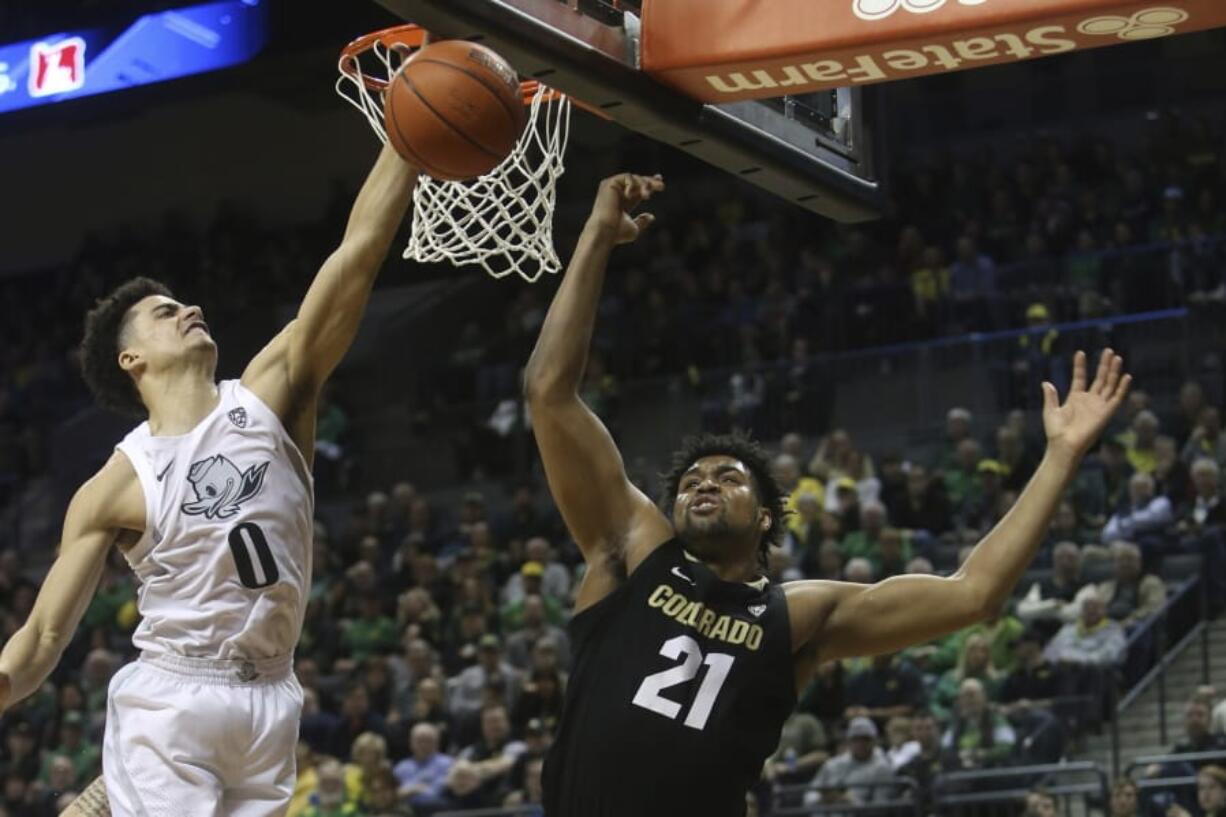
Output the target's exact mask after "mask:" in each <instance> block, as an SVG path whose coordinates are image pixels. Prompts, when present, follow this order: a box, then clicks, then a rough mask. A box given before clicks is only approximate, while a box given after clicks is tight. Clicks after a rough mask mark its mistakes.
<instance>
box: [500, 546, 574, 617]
mask: <svg viewBox="0 0 1226 817" xmlns="http://www.w3.org/2000/svg"><path fill="white" fill-rule="evenodd" d="M558 566H559V567H560V565H558ZM516 575H518V576H519V577H520V581H521V582H522V584H523V595H522V596H521V597H520V598H519V599H518V600H516V601H511V602H508V603H507V604H505V605H503V608H502V611H501V618H502V629H503V632H512V631H514V630H518V629H520V628H521V627H523V626H524V599H526V598H527V597H528V596H540V597H541V600H542V601H543V602H544V605H545V618H546V620H547V621H549V623H550V624H553V625H555V626H559V627H560V626H563V625H565V623H566V612H565V610H563V608H562V602H561V601H560V600H559V599H557V598H555V597H554V596H549V595H546V594H545V593H544V592H543V586H544V575H545V566H544V565H543V564H541V563H540V562H524V564H523V566H522V567H521V568H520V569H519V573H518V574H516ZM514 578H515V577H514V576H512V579H514Z"/></svg>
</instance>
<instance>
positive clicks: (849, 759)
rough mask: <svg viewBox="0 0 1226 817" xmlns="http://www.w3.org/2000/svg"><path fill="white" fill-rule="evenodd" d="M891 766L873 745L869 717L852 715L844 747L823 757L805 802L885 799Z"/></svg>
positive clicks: (874, 733) (874, 730)
mask: <svg viewBox="0 0 1226 817" xmlns="http://www.w3.org/2000/svg"><path fill="white" fill-rule="evenodd" d="M892 780H894V770H893V768H891V766H890V761H889V760H888V759H887V758H886V756H885V752H883V751H882V750H881V749H880V747H878V746H877V725H876V724H874V723H873V720H872V718H864V717H860V718H852V720H851V723H850V724H848V727H847V748H846V749H845V750H844V751H843V752H841V753H839V754H837V755H835V756H834V757H832V758H830V760H827V761H826V762H825V763H824V764H823V765H822V768H821V769H820V770H819V771H818V773H817V776H816V777H814V778H813V782H812V784H811V785H813V786H814V787H815V788H816V789H818V791H816V792H810V793H809V794H808V795H806V797H805V803H806V804H810V803H815V802H821V803H857V804H863V803H876V802H882V801H884V800H889V799H890V796H891V794H892V792H891V790H890V789H891V787H890V786H888V785H881V784H886V783H889V782H891V781H892Z"/></svg>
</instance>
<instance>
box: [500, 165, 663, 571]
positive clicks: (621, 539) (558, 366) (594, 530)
mask: <svg viewBox="0 0 1226 817" xmlns="http://www.w3.org/2000/svg"><path fill="white" fill-rule="evenodd" d="M663 189H664V181H663V179H661V178H659V177H658V176H654V177H648V176H635V175H632V174H629V173H626V174H622V175H619V176H614V177H612V178H609V179H605V180H604V181H603V182H601V183H600V189H599V191H598V192H597V194H596V203H595V205H594V206H593V207H592V215H591V217H590V218H589V219H588V222H587V224H586V226H585V227H584V229H583V233H582V235H580V237H579V243H578V245H577V246H576V247H575V253H574V255H573V256H572V257H571V260H570V265H569V266H568V267H567V269H566V275H565V277H564V278H563V280H562V285H561V287H559V288H558V292H557V294H556V295H555V296H554V299H553V303H552V304H551V305H550V307H549V314H548V315H547V316H546V317H545V323H544V325H543V326H542V327H541V334H540V337H539V338H538V339H537V341H536V348H535V349H533V350H532V357H531V358H530V359H529V361H528V367H527V369H526V371H525V373H524V393H525V395H526V397H527V400H528V406H529V408H530V409H531V412H532V429H533V432H534V434H535V436H536V444H537V447H538V448H539V449H540V452H541V460H542V461H543V463H544V466H545V476H546V478H547V479H548V481H549V489H550V491H551V492H552V493H553V498H554V501H556V502H557V504H558V509H559V511H561V513H562V518H563V519H564V520H565V521H566V526H567V528H568V529H569V530H570V533H571V535H572V536H573V537H574V539H575V542H576V543H577V544H578V545H579V549H580V550H581V551H582V552H583V556H584V558H585V559H586V560H587V561H588V562H589V563H590V562H592V560H593V559H594V558H596V557H598V556H603V555H608V554H614V553H616V554H617V555H622V554H624V555H625V557H626V561H627V563H628V564H627V566H628V567H629V568H630V569H631V570H633V569H634V567H635V566H636V565H637V563H638V561H639V560H641V559H642V557H643V556H644V555H646V553H645V552H649V550H650V548H653V547H655V546H657V545H659V544H661V543H663V542H665V541H667V540H668V538H669V537H670V536H671V535H672V527H671V525H670V524H669V522H668V520H667V519H666V518H665V517H664V515H663V514H662V513H661V512H660V511H659V509H658V508H656V506H655V505H654V504H653V503H652V502H651V500H650V499H648V498H647V497H646V496H645V495H644V494H643V493H642V491H640V490H638V489H637V488H635V487H634V485H633V484H632V483H631V482H630V480H629V478H628V477H627V476H626V470H625V466H624V465H623V463H622V458H621V454H620V453H619V452H618V450H617V446H616V445H615V444H614V442H613V438H612V436H610V434H609V431H608V429H606V428H605V426H604V424H603V423H602V422H601V421H600V419H599V418H598V417H597V416H596V415H595V414H593V413H592V411H591V410H590V409H589V408H588V407H587V406H586V405H585V404H584V403H583V401H582V400H581V399H580V398H579V385H580V382H581V380H582V378H583V370H584V368H585V367H586V365H587V355H588V347H589V346H590V345H591V342H592V328H593V326H594V324H595V322H596V308H597V305H598V303H599V301H600V290H601V287H602V286H603V284H604V277H605V268H606V266H607V265H608V260H609V254H610V252H612V250H613V247H614V246H616V245H617V244H624V243H628V242H631V241H634V240H635V239H636V238H638V236H639V233H640V232H641V231H642V230H644V229H645V228H646V227H647V225H648V224H650V223H651V221H652V216H651V215H650V214H648V213H640V214H639V215H637V216H632V215H631V212H632V211H633V210H634V208H636V207H637V206H638V205H639V204H641V203H642V202H644V201H646V200H648V199H649V198H651V196H652V195H653V194H655V193H658V192H660V191H662V190H663Z"/></svg>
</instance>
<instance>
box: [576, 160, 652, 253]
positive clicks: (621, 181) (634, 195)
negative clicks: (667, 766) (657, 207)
mask: <svg viewBox="0 0 1226 817" xmlns="http://www.w3.org/2000/svg"><path fill="white" fill-rule="evenodd" d="M663 189H664V179H663V177H661V176H660V175H659V174H656V175H655V176H636V175H635V174H633V173H621V174H618V175H616V176H611V177H609V178H607V179H605V180H604V181H602V182H601V183H600V189H599V190H598V191H597V193H596V203H595V204H594V205H592V216H591V221H592V222H593V223H595V224H597V225H598V226H600V227H603V228H605V229H609V230H615V231H616V232H615V233H614V235H615V236H616V238H615V241H616V243H618V244H629V243H630V242H631V241H634V240H635V239H636V238H638V237H639V234H640V233H642V231H643V230H645V229H647V227H648V226H649V225H650V224H651V222H653V221H655V216H653V215H652V214H651V213H639V214H638V215H636V216H632V215H631V211H633V210H634V208H636V207H638V206H639V205H640V204H642V203H643V202H645V201H647V200H648V199H650V198H651V197H652V196H653V195H654V194H656V193H659V192H660V191H662V190H663Z"/></svg>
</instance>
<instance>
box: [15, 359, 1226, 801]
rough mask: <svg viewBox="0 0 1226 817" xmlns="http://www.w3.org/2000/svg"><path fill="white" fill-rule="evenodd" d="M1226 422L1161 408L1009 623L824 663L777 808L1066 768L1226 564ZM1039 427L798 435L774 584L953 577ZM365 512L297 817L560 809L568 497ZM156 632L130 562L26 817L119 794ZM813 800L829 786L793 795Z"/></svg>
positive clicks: (1085, 487) (345, 527)
mask: <svg viewBox="0 0 1226 817" xmlns="http://www.w3.org/2000/svg"><path fill="white" fill-rule="evenodd" d="M1217 411H1218V410H1217V408H1216V407H1214V406H1211V405H1208V404H1207V402H1206V401H1205V399H1204V396H1203V392H1202V390H1201V389H1200V388H1199V386H1198V384H1196V383H1194V382H1189V383H1188V384H1186V385H1185V386H1184V388H1183V389H1182V391H1181V401H1180V404H1179V408H1178V410H1177V412H1176V413H1175V414H1174V415H1172V416H1170V417H1161V418H1160V417H1158V416H1157V415H1155V414H1154V413H1153V412H1152V411H1150V410H1149V409H1148V408H1146V396H1145V394H1144V392H1136V393H1134V394H1133V395H1132V397H1131V398H1130V400H1129V402H1128V404H1127V406H1126V407H1125V409H1124V410H1123V412H1122V413H1121V416H1120V418H1119V420H1118V423H1117V425H1116V426H1115V427H1113V428H1112V429H1111V431H1110V432H1109V433H1108V434H1107V436H1106V437H1105V438H1104V440H1103V442H1102V443H1101V444H1100V446H1099V447H1098V449H1097V450H1096V452H1094V454H1092V455H1091V456H1090V457H1089V458H1088V459H1087V460H1086V462H1085V464H1084V466H1083V468H1082V469H1081V471H1080V472H1079V474H1078V476H1077V478H1076V479H1075V481H1074V483H1073V484H1072V485H1071V486H1070V488H1069V490H1068V492H1067V494H1066V497H1065V500H1064V501H1063V502H1062V504H1061V505H1060V507H1059V511H1058V513H1057V515H1056V518H1055V520H1054V522H1053V525H1052V527H1051V530H1050V532H1049V534H1048V537H1047V539H1046V541H1045V542H1044V544H1043V546H1042V548H1041V551H1040V553H1039V556H1038V558H1037V559H1036V561H1035V565H1036V568H1035V570H1033V571H1032V572H1031V573H1029V574H1027V577H1026V579H1025V580H1024V581H1023V582H1022V584H1021V585H1020V586H1019V587H1018V588H1017V593H1016V596H1015V598H1014V600H1013V601H1012V602H1011V603H1010V604H1009V605H1008V606H1007V607H1006V608H1004V609H1002V610H1000V611H999V613H998V614H997V615H996V616H994V617H993V618H992V619H990V620H988V621H985V622H982V623H980V624H977V625H975V626H973V627H971V628H968V629H966V630H963V631H960V632H957V633H954V634H952V635H950V636H948V637H946V638H941V639H938V640H936V641H934V642H933V643H930V644H924V645H919V646H916V647H912V648H910V649H907V650H904V651H902V652H901V653H898V654H890V655H882V656H877V657H875V658H871V659H859V660H851V661H845V662H834V663H830V664H827V665H825V666H823V667H822V668H821V669H820V671H819V673H818V675H817V677H816V678H815V679H814V681H813V682H812V684H811V685H810V686H809V687H808V688H807V689H805V690H802V691H801V694H800V696H799V701H798V704H797V708H796V711H795V713H794V714H793V715H792V716H791V718H790V719H789V720H788V722H787V724H786V725H785V726H784V729H783V734H782V738H781V742H780V745H779V748H778V751H777V752H776V753H775V755H774V756H773V757H772V758H771V759H770V760H769V761H768V763H767V764H766V766H765V768H764V771H763V784H762V791H761V792H760V794H761V795H763V799H762V803H761V806H762V808H763V809H764V810H765V809H766V808H768V807H769V805H770V803H771V802H772V800H773V799H774V797H775V796H776V794H777V796H778V797H780V798H782V800H781V802H794V803H795V804H797V805H799V804H801V803H803V802H821V803H825V804H829V803H832V802H835V803H837V802H844V801H851V802H864V801H873V800H875V799H878V798H882V799H888V798H895V797H897V796H898V792H899V785H900V784H899V781H900V779H902V778H908V779H910V780H912V781H914V787H915V788H914V791H915V792H916V795H915V796H918V797H922V798H925V799H926V801H927V799H928V798H930V797H931V786H932V782H933V780H934V779H935V777H936V776H937V775H939V774H942V773H944V772H948V771H952V770H966V769H985V768H992V767H995V766H1000V765H1009V764H1026V763H1036V762H1047V761H1056V760H1059V759H1060V758H1062V757H1065V756H1066V755H1067V754H1068V752H1069V751H1070V743H1074V744H1075V743H1076V741H1077V740H1078V739H1079V736H1081V735H1084V734H1085V733H1086V732H1087V731H1091V730H1095V729H1098V728H1100V726H1101V724H1102V719H1103V717H1104V716H1106V715H1107V714H1108V712H1107V711H1106V707H1105V704H1104V702H1105V701H1107V700H1108V696H1107V695H1106V692H1107V690H1108V688H1109V687H1112V685H1114V684H1116V683H1117V681H1118V679H1119V677H1120V672H1121V670H1122V666H1123V662H1124V659H1125V656H1126V653H1127V651H1128V649H1129V642H1128V639H1129V637H1130V636H1132V635H1135V634H1137V633H1138V632H1140V631H1141V630H1142V629H1143V627H1144V624H1145V622H1146V621H1147V620H1148V619H1149V617H1151V616H1153V615H1154V614H1155V613H1156V612H1158V611H1159V610H1160V609H1161V608H1162V606H1163V604H1164V603H1165V601H1166V599H1167V596H1168V592H1169V587H1168V584H1167V583H1166V582H1165V581H1164V580H1163V579H1162V578H1160V576H1161V574H1162V566H1163V563H1164V561H1165V560H1168V559H1171V558H1172V554H1179V553H1207V554H1208V557H1209V558H1210V559H1211V560H1212V559H1216V558H1220V556H1218V555H1217V554H1216V552H1215V551H1214V550H1213V544H1212V543H1215V542H1218V541H1219V540H1218V538H1217V536H1216V533H1215V530H1214V528H1215V523H1216V522H1217V521H1218V518H1219V517H1218V510H1217V509H1218V508H1219V504H1220V501H1221V490H1220V486H1219V480H1218V475H1219V473H1220V469H1221V467H1222V457H1223V454H1226V446H1223V445H1220V430H1219V429H1218V427H1217ZM1034 419H1035V418H1033V417H1031V416H1028V415H1026V414H1024V413H1022V412H1015V413H1014V414H1013V415H1011V416H1010V418H1009V421H1008V425H1005V426H1002V427H1001V428H999V429H995V430H994V431H993V433H992V434H990V435H986V438H985V439H981V437H982V436H983V435H981V434H978V433H976V432H977V427H976V422H975V418H974V417H973V416H971V414H970V412H968V411H966V410H965V409H961V408H953V409H951V410H950V411H949V413H948V423H947V427H946V434H945V438H944V439H943V440H942V441H941V443H940V444H939V445H937V446H935V447H933V448H931V449H928V450H917V451H912V452H907V453H906V454H905V455H903V454H899V453H893V452H868V451H864V450H862V449H860V448H859V447H858V446H857V444H856V442H855V440H854V439H853V438H852V437H851V435H849V434H848V433H846V432H845V431H838V430H836V431H835V432H832V433H831V434H829V435H827V436H826V437H824V438H821V439H819V440H815V439H814V438H807V437H804V436H803V435H800V434H798V433H789V434H787V435H784V436H783V437H782V438H781V439H779V440H778V441H777V444H776V446H775V448H776V450H777V453H776V455H775V460H774V468H775V472H776V474H777V476H778V478H779V479H780V481H781V482H782V484H783V485H784V486H785V487H786V488H787V490H788V505H789V507H790V508H791V509H792V510H793V511H794V513H793V515H792V516H790V517H789V520H788V524H787V527H788V532H787V536H786V538H785V543H784V546H783V547H780V548H776V549H775V550H773V551H772V553H771V554H770V558H769V563H768V572H769V575H770V576H771V578H772V579H773V580H775V581H787V580H791V579H797V578H803V577H811V578H831V579H841V580H847V581H859V582H872V581H878V580H882V579H885V578H888V577H891V576H895V575H899V574H905V573H948V572H951V571H952V570H954V569H956V567H957V565H958V564H959V563H960V562H961V560H962V559H964V558H965V556H966V554H967V552H968V551H969V548H970V547H971V546H972V545H973V543H974V542H975V541H977V540H978V539H979V538H980V537H981V536H982V535H983V534H984V533H985V532H986V531H987V530H989V529H990V528H991V527H992V526H993V525H994V524H995V523H996V522H997V521H999V519H1000V518H1001V517H1002V516H1003V515H1004V514H1005V513H1007V512H1008V510H1009V508H1010V506H1011V505H1012V504H1013V502H1014V501H1015V500H1016V498H1017V493H1018V491H1019V489H1020V488H1021V487H1022V486H1023V485H1024V483H1025V482H1026V480H1027V479H1028V478H1029V476H1030V474H1031V472H1032V471H1033V470H1034V468H1035V467H1036V465H1037V463H1038V461H1039V459H1040V457H1041V454H1042V451H1041V442H1040V440H1039V438H1038V437H1037V436H1036V435H1035V434H1034V433H1033V432H1034V431H1036V430H1037V429H1034V428H1032V427H1031V425H1030V423H1031V421H1032V420H1034ZM1168 459H1169V461H1168ZM1180 474H1182V475H1183V476H1182V477H1180V476H1178V475H1180ZM647 487H651V486H647ZM326 506H328V503H325V504H324V506H322V507H326ZM331 507H332V508H334V509H335V508H336V507H337V505H336V504H335V503H332V504H331ZM340 507H341V508H344V509H345V510H343V511H342V512H339V513H338V512H331V513H329V512H323V513H321V517H320V519H319V520H318V522H317V525H316V531H315V556H314V560H315V565H316V574H315V579H314V584H313V586H312V589H311V595H310V603H309V607H308V610H307V615H306V626H305V629H304V633H303V638H302V642H301V645H300V648H299V651H298V655H297V659H296V664H295V668H296V672H297V675H298V677H299V679H300V680H301V682H302V685H303V687H304V690H305V694H306V708H305V711H304V714H303V720H302V728H301V744H300V747H299V757H298V760H299V768H300V770H301V775H300V780H299V788H298V792H297V794H296V797H295V803H294V806H293V808H292V809H291V812H290V813H291V815H295V816H297V815H309V817H334V815H387V814H393V815H395V814H415V815H429V814H432V813H435V812H438V811H443V810H449V809H467V808H482V807H487V808H488V807H497V806H502V805H506V804H533V803H539V801H540V771H541V765H542V764H541V760H542V757H543V754H544V752H545V750H546V748H547V746H548V743H549V740H550V735H551V732H552V730H553V729H554V727H555V726H556V724H557V720H558V717H559V716H560V713H561V709H562V700H563V694H564V691H565V687H566V682H567V672H566V668H567V666H568V661H569V654H570V645H569V640H568V637H567V632H566V629H565V625H566V622H567V618H568V610H569V608H570V607H571V605H572V601H573V596H574V593H575V592H576V588H577V585H578V581H579V580H580V578H581V576H582V566H581V562H580V560H579V558H578V552H577V550H576V549H575V548H574V546H573V545H572V544H571V543H570V542H569V540H568V539H567V536H566V532H565V529H564V527H563V526H562V524H561V522H560V519H559V517H558V515H557V513H556V511H555V510H554V508H553V506H552V505H551V503H550V502H549V500H548V497H547V496H545V495H543V494H542V492H541V491H540V490H539V489H538V488H537V487H536V486H535V485H534V484H532V483H524V484H521V485H519V486H518V487H516V488H515V490H514V491H513V492H511V493H510V495H509V500H508V501H507V502H506V503H505V504H499V503H494V502H492V501H490V500H488V499H487V498H486V497H485V496H484V495H482V494H480V493H476V492H469V493H467V494H464V495H463V496H462V497H461V498H460V499H459V501H458V503H457V504H456V505H454V506H450V507H449V506H447V505H441V504H440V503H439V502H437V501H435V500H433V499H432V498H431V497H430V496H427V495H424V494H422V493H419V492H418V491H417V490H416V488H415V487H414V486H413V485H411V484H409V483H404V482H402V483H397V484H395V485H393V486H391V487H390V488H389V489H387V490H386V491H383V490H372V491H370V492H369V493H368V494H366V495H365V496H364V497H362V498H361V499H360V500H357V501H354V502H352V503H350V504H349V505H342V506H340ZM1158 507H1162V508H1165V511H1164V512H1163V513H1161V514H1159V513H1157V512H1156V510H1155V509H1156V508H1158ZM1138 515H1140V516H1143V517H1146V518H1148V517H1155V518H1159V519H1160V520H1161V523H1160V524H1154V525H1142V524H1140V523H1139V522H1138V521H1137V517H1138ZM1129 520H1131V521H1129ZM1151 521H1152V520H1151ZM1206 548H1208V550H1206ZM1216 564H1218V565H1220V564H1221V563H1220V562H1217V563H1216ZM1219 570H1220V568H1219ZM1206 572H1207V573H1212V572H1213V570H1212V568H1210V569H1209V570H1208V571H1206ZM34 592H35V585H34V584H32V583H31V582H30V581H29V580H28V579H27V578H25V577H24V574H23V571H22V564H21V560H20V558H19V556H18V554H16V553H15V552H14V551H12V550H8V551H5V552H4V555H3V557H2V558H0V609H3V610H4V611H5V618H4V633H3V634H4V635H7V634H9V633H11V632H12V630H13V629H14V628H15V627H16V626H17V625H18V624H19V623H20V622H21V621H23V620H24V618H25V615H26V613H27V612H28V611H29V609H30V605H31V604H32V601H33V597H34ZM136 618H137V613H136V607H135V600H134V587H133V581H132V578H131V575H130V572H129V571H128V569H127V568H126V566H125V565H124V564H123V562H122V559H121V558H120V557H118V555H116V556H115V558H113V559H112V562H111V564H110V565H109V566H108V569H107V571H106V574H105V575H104V577H103V580H102V584H101V587H100V590H99V593H98V595H97V597H96V598H95V600H94V601H93V603H92V604H91V605H90V607H89V610H88V611H87V613H86V618H85V625H84V626H83V627H82V628H81V632H80V633H79V635H78V637H77V639H76V640H75V641H74V643H73V645H72V647H71V648H70V649H69V651H68V653H67V654H66V656H65V659H64V661H63V662H62V664H61V669H60V670H59V671H58V672H57V674H56V676H55V678H54V681H53V682H52V683H49V684H48V685H47V686H46V687H45V688H44V689H43V690H42V691H40V693H39V694H37V695H36V696H34V697H33V698H32V699H30V700H29V701H28V702H27V703H25V704H23V705H21V706H20V707H18V708H17V709H16V710H15V711H14V712H13V713H11V714H10V715H8V716H6V718H5V720H4V722H3V732H4V734H3V749H2V750H0V768H2V770H3V774H4V781H5V782H4V792H3V800H2V801H0V805H3V807H4V808H7V809H8V810H9V813H10V814H30V815H32V816H33V817H41V815H43V814H47V815H50V814H55V813H56V812H55V804H56V802H57V801H58V800H60V799H62V798H63V797H64V795H65V793H66V792H72V791H75V790H76V789H77V787H79V786H81V785H83V784H84V783H85V782H88V780H89V779H91V778H92V776H93V775H94V774H96V773H97V770H98V763H99V749H98V746H99V743H98V741H99V737H100V730H101V728H102V722H103V718H104V713H105V698H106V684H107V680H108V679H109V677H110V675H111V674H112V673H113V672H114V671H115V670H116V669H117V668H118V667H119V666H120V665H121V664H122V663H123V662H124V661H125V660H126V659H127V658H130V657H131V646H130V644H129V643H128V638H129V636H130V633H131V630H132V629H133V627H134V626H135V623H136ZM1213 707H1216V712H1215V711H1214V709H1213ZM1189 713H1190V714H1189V726H1188V740H1187V746H1177V747H1175V750H1176V751H1179V752H1184V751H1193V750H1200V749H1205V748H1207V747H1224V746H1226V731H1223V730H1226V702H1222V703H1219V702H1217V701H1216V700H1215V693H1213V692H1208V693H1206V695H1205V696H1204V700H1202V701H1200V702H1198V703H1195V704H1190V705H1189ZM1197 730H1199V731H1197ZM1157 771H1158V772H1161V770H1157ZM1156 773H1157V772H1156ZM795 784H805V789H804V791H799V790H797V791H793V790H791V789H787V788H779V789H778V790H777V792H776V790H775V787H787V786H791V785H795ZM788 798H792V800H791V801H789V800H788ZM1184 806H1185V807H1187V808H1190V809H1192V808H1194V807H1195V804H1194V803H1193V802H1190V801H1189V802H1187V803H1185V804H1184Z"/></svg>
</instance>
